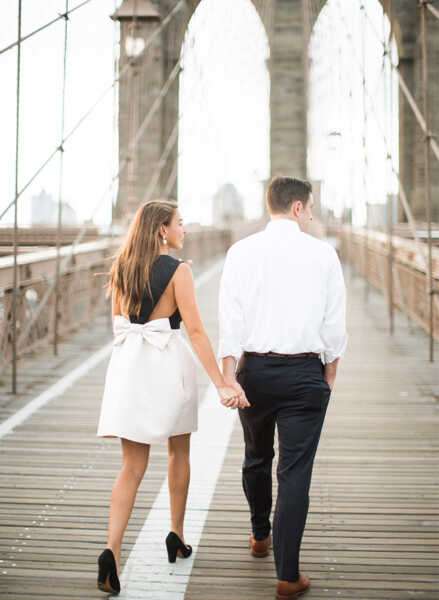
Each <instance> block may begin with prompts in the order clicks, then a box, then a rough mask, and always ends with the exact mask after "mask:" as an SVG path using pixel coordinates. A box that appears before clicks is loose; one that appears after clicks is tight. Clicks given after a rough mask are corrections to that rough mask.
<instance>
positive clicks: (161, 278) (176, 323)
mask: <svg viewBox="0 0 439 600" xmlns="http://www.w3.org/2000/svg"><path fill="white" fill-rule="evenodd" d="M181 262H183V261H182V260H181V259H178V258H174V257H173V256H170V255H169V254H160V255H159V256H158V257H157V258H156V260H155V261H154V262H153V264H152V266H151V274H150V283H151V291H152V298H151V297H150V295H149V293H148V290H145V292H144V293H143V298H142V306H141V308H140V314H139V316H138V317H137V316H136V315H130V321H131V323H142V324H143V323H146V322H147V321H148V320H149V317H150V316H151V313H152V311H153V310H154V307H155V306H156V305H157V303H158V301H159V300H160V298H161V297H162V294H163V292H164V291H165V289H166V288H167V287H168V284H169V282H170V281H171V279H172V277H173V275H174V273H175V271H176V270H177V267H178V265H179V264H180V263H181ZM169 323H170V325H171V329H180V323H181V315H180V311H179V310H178V308H177V310H176V311H175V312H174V314H173V315H171V316H170V317H169Z"/></svg>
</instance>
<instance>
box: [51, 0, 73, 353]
mask: <svg viewBox="0 0 439 600" xmlns="http://www.w3.org/2000/svg"><path fill="white" fill-rule="evenodd" d="M68 10H69V0H66V5H65V17H64V56H63V78H62V92H61V133H60V153H59V175H58V219H57V229H56V265H55V290H54V292H55V294H54V306H53V353H54V354H55V355H57V354H58V328H59V304H60V270H61V269H60V264H61V257H60V246H61V229H62V202H63V170H64V148H63V144H62V140H63V139H64V122H65V104H66V101H65V98H66V76H67V37H68V26H69V17H68Z"/></svg>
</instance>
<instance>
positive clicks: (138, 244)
mask: <svg viewBox="0 0 439 600" xmlns="http://www.w3.org/2000/svg"><path fill="white" fill-rule="evenodd" d="M177 208H178V206H177V204H176V203H175V202H171V201H169V200H153V201H151V202H146V203H145V204H143V205H142V206H140V207H139V208H138V209H137V211H136V214H135V215H134V219H133V221H132V223H131V225H130V227H129V229H128V233H127V236H126V239H125V241H124V243H123V244H122V246H121V247H120V248H119V251H118V253H117V254H116V256H115V258H114V261H113V264H112V265H111V269H110V278H109V282H108V294H110V293H111V292H113V293H114V294H115V296H116V298H117V299H118V300H119V302H120V308H121V312H122V314H126V315H137V316H138V315H139V313H140V307H141V305H142V297H143V295H144V293H145V290H147V291H148V293H149V295H150V296H151V297H152V291H151V285H150V273H151V267H152V264H153V262H154V261H155V260H156V258H157V257H158V256H159V254H160V227H161V226H162V225H169V224H170V223H171V220H172V217H173V216H174V213H175V210H176V209H177Z"/></svg>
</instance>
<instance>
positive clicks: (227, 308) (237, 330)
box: [218, 246, 244, 361]
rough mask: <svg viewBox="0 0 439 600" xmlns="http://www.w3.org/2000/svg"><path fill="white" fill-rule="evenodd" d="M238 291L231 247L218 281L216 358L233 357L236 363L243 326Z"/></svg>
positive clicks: (240, 352) (240, 347)
mask: <svg viewBox="0 0 439 600" xmlns="http://www.w3.org/2000/svg"><path fill="white" fill-rule="evenodd" d="M239 289H240V286H239V276H238V273H237V272H236V265H235V263H234V255H233V246H232V248H230V249H229V251H228V252H227V255H226V260H225V263H224V268H223V272H222V276H221V281H220V290H219V306H218V316H219V346H218V357H219V358H224V357H225V356H233V357H235V359H236V360H237V361H238V360H239V359H240V357H241V354H242V332H243V326H244V319H243V316H244V315H243V311H242V305H241V302H240V300H239Z"/></svg>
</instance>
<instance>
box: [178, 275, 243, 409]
mask: <svg viewBox="0 0 439 600" xmlns="http://www.w3.org/2000/svg"><path fill="white" fill-rule="evenodd" d="M173 281H174V292H175V300H176V303H177V306H178V310H179V311H180V314H181V317H182V319H183V323H184V325H185V327H186V331H187V333H188V336H189V338H190V341H191V343H192V346H193V348H194V350H195V352H196V354H197V356H198V358H199V359H200V362H201V364H202V365H203V367H204V368H205V370H206V372H207V374H208V376H209V377H210V379H211V380H212V382H213V383H214V385H215V386H216V387H217V388H226V387H227V384H226V382H225V381H224V377H223V375H222V373H221V371H220V369H219V366H218V363H217V360H216V357H215V354H214V352H213V349H212V345H211V343H210V340H209V338H208V336H207V333H206V330H205V328H204V325H203V322H202V320H201V315H200V311H199V308H198V304H197V300H196V296H195V286H194V280H193V277H192V270H191V268H190V267H189V265H188V264H186V263H182V264H181V265H179V267H178V269H177V271H176V273H175V277H174V279H173ZM227 389H229V394H230V389H231V388H227ZM238 394H239V392H237V390H234V395H235V396H236V400H235V401H233V403H232V404H229V403H228V404H227V406H231V407H232V406H234V405H235V404H236V406H240V407H242V408H244V406H247V405H248V402H247V400H246V399H244V398H242V396H239V395H238ZM239 398H241V400H239ZM223 403H224V402H223Z"/></svg>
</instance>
